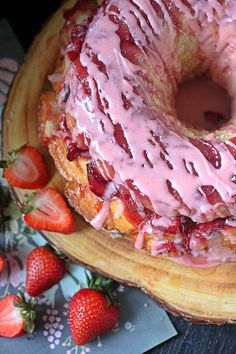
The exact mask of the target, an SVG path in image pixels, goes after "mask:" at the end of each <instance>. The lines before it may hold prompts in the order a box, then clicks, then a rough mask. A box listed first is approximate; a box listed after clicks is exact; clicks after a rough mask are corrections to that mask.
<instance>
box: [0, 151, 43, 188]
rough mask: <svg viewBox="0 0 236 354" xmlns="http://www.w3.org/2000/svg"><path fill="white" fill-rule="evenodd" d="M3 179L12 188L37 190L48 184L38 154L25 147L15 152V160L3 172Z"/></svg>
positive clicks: (41, 160)
mask: <svg viewBox="0 0 236 354" xmlns="http://www.w3.org/2000/svg"><path fill="white" fill-rule="evenodd" d="M4 177H5V178H6V180H7V181H8V183H9V184H10V185H12V186H14V187H19V188H23V189H37V188H41V187H44V186H45V185H46V184H47V183H48V182H49V172H48V169H47V166H46V164H45V162H44V160H43V158H42V156H41V154H40V152H39V151H38V150H37V149H36V148H34V147H32V146H25V147H23V148H21V149H20V150H18V151H17V152H16V156H15V159H14V160H13V162H10V164H9V165H8V167H6V169H5V170H4Z"/></svg>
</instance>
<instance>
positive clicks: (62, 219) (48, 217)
mask: <svg viewBox="0 0 236 354" xmlns="http://www.w3.org/2000/svg"><path fill="white" fill-rule="evenodd" d="M29 200H30V202H31V203H32V204H31V205H29V203H26V204H25V205H24V206H23V208H22V210H23V213H27V212H28V211H29V212H28V213H27V214H24V215H23V220H24V221H25V223H26V224H27V225H29V226H31V227H33V228H34V229H37V230H45V231H53V232H61V233H63V234H71V233H72V232H74V231H75V229H76V225H75V220H74V217H73V215H72V213H71V211H70V209H69V208H68V206H67V204H66V202H65V200H64V198H63V197H62V195H61V194H60V193H59V192H58V191H57V190H55V189H54V188H45V189H41V190H39V191H37V192H36V194H35V195H33V196H30V198H29Z"/></svg>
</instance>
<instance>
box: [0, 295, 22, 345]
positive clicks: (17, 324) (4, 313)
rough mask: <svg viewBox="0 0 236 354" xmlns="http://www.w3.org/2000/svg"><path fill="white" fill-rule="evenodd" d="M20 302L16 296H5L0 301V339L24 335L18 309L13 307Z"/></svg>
mask: <svg viewBox="0 0 236 354" xmlns="http://www.w3.org/2000/svg"><path fill="white" fill-rule="evenodd" d="M15 301H21V300H20V298H19V297H18V296H16V295H7V296H5V297H4V298H2V299H0V337H7V338H12V337H18V336H20V335H22V334H24V333H25V331H24V329H23V327H24V323H23V320H22V316H21V313H20V309H19V308H18V307H16V306H15V305H14V302H15Z"/></svg>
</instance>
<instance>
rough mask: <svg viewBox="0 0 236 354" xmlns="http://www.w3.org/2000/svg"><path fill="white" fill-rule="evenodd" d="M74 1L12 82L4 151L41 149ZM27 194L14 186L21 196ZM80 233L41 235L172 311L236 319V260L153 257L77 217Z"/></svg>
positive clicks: (203, 318) (58, 182)
mask: <svg viewBox="0 0 236 354" xmlns="http://www.w3.org/2000/svg"><path fill="white" fill-rule="evenodd" d="M73 3H74V0H67V1H66V2H65V3H64V4H63V5H62V7H61V8H60V9H59V10H58V11H57V12H56V13H55V14H54V16H53V17H52V18H51V19H50V21H49V22H48V24H47V25H46V26H45V27H44V28H43V30H42V31H41V33H40V34H39V35H38V36H37V37H36V39H35V41H34V43H33V45H32V47H31V49H30V51H29V53H28V55H27V57H26V62H25V64H24V65H23V66H22V67H21V69H20V71H19V73H18V75H17V77H16V80H15V82H14V84H13V87H12V90H11V92H10V96H9V99H8V102H7V106H6V109H5V113H4V154H5V157H7V153H8V151H10V150H12V149H14V148H18V147H20V146H22V145H23V144H29V145H33V146H38V147H39V141H38V133H37V115H36V108H37V104H38V103H37V102H38V99H39V96H40V93H41V91H42V87H43V85H44V83H45V80H46V78H47V75H48V74H49V73H50V72H51V71H52V70H53V64H54V62H55V59H56V57H57V54H58V52H59V49H60V41H59V34H58V32H59V29H60V28H61V27H62V24H63V11H64V10H65V9H68V8H70V7H71V6H72V5H73ZM42 152H43V153H44V155H45V157H46V159H47V160H48V163H49V165H50V168H51V173H52V176H53V177H52V180H51V182H50V185H51V186H54V187H56V188H58V189H60V190H61V191H63V188H64V180H63V179H62V177H60V176H59V174H58V173H57V172H56V170H55V167H54V165H53V162H52V160H51V159H50V157H49V156H48V153H47V151H43V150H42ZM24 193H25V192H23V191H21V190H19V189H15V190H14V194H15V196H16V198H17V199H18V200H22V198H23V195H24ZM76 220H77V225H78V231H77V232H76V233H74V234H72V235H62V234H56V233H49V232H44V233H43V235H44V236H45V238H46V239H48V240H49V242H51V243H52V244H54V245H55V246H56V247H58V248H59V249H61V250H63V251H64V253H66V254H67V255H68V256H69V257H71V258H72V259H73V260H74V261H76V262H79V263H81V264H83V265H85V266H87V267H89V268H91V269H95V270H96V271H98V272H100V273H103V274H105V275H108V276H110V277H112V278H114V279H117V280H119V281H121V282H123V283H125V284H129V285H132V286H136V287H139V288H141V289H142V290H143V291H144V292H146V293H148V294H149V295H150V296H151V297H153V298H154V299H156V300H157V301H158V302H159V303H161V304H162V305H163V307H165V308H166V309H167V310H169V311H170V312H172V313H174V314H177V315H182V316H184V317H185V318H189V319H191V320H195V321H200V322H210V323H218V324H220V323H232V322H236V277H235V274H236V263H228V264H224V265H221V266H218V267H214V268H205V269H204V268H203V269H200V268H190V267H184V266H181V265H178V264H175V263H173V262H172V261H170V260H168V259H165V258H161V257H152V256H150V255H147V254H146V253H144V252H142V251H137V250H135V249H134V248H133V246H132V245H131V243H130V241H129V237H128V236H127V237H126V236H124V237H122V238H115V239H113V238H111V236H110V234H109V233H107V232H103V231H96V230H94V229H93V228H92V227H91V226H90V225H89V224H87V223H86V222H85V221H84V220H83V219H82V218H81V217H79V216H78V215H76Z"/></svg>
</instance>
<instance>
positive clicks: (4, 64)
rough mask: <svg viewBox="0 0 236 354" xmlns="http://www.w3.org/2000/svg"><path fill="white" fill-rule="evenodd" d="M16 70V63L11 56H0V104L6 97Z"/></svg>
mask: <svg viewBox="0 0 236 354" xmlns="http://www.w3.org/2000/svg"><path fill="white" fill-rule="evenodd" d="M17 70H18V63H17V62H16V61H15V60H14V59H11V58H0V105H3V104H4V103H5V101H6V97H7V94H8V91H9V88H10V86H11V83H12V81H13V79H14V76H15V73H16V72H17Z"/></svg>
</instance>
